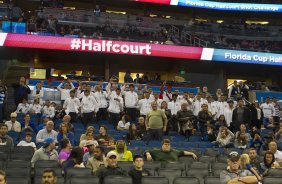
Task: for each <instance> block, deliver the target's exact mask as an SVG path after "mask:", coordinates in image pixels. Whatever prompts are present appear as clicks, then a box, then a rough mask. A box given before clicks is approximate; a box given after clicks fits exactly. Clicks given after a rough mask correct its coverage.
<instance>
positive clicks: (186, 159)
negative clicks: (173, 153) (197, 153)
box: [178, 157, 194, 165]
mask: <svg viewBox="0 0 282 184" xmlns="http://www.w3.org/2000/svg"><path fill="white" fill-rule="evenodd" d="M178 161H179V162H183V163H186V164H188V165H190V164H191V163H193V162H194V159H193V157H180V158H179V160H178Z"/></svg>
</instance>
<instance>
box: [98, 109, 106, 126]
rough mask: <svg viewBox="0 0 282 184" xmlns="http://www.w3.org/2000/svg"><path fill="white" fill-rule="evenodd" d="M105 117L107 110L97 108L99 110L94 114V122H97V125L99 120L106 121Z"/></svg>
mask: <svg viewBox="0 0 282 184" xmlns="http://www.w3.org/2000/svg"><path fill="white" fill-rule="evenodd" d="M107 115H108V112H107V108H99V110H98V112H97V114H96V121H97V123H98V122H99V121H100V120H106V119H107Z"/></svg>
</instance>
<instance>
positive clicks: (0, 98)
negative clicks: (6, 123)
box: [0, 80, 8, 122]
mask: <svg viewBox="0 0 282 184" xmlns="http://www.w3.org/2000/svg"><path fill="white" fill-rule="evenodd" d="M7 91H8V90H7V87H6V86H5V85H4V84H3V83H2V80H0V122H3V119H4V114H5V106H6V100H7V96H8V95H7Z"/></svg>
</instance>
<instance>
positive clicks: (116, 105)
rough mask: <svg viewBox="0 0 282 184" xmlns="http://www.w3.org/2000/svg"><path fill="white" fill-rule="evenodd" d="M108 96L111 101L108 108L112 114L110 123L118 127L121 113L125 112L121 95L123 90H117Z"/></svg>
mask: <svg viewBox="0 0 282 184" xmlns="http://www.w3.org/2000/svg"><path fill="white" fill-rule="evenodd" d="M108 95H109V96H108V98H109V99H110V105H109V108H108V111H109V114H110V123H112V124H113V125H114V127H116V126H117V123H118V122H119V120H120V113H121V112H122V111H123V104H124V103H123V98H122V95H121V89H120V88H117V89H116V91H110V92H109V93H108Z"/></svg>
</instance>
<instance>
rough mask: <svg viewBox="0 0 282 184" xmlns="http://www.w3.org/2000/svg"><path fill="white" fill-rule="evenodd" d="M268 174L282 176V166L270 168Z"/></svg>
mask: <svg viewBox="0 0 282 184" xmlns="http://www.w3.org/2000/svg"><path fill="white" fill-rule="evenodd" d="M267 176H281V177H282V168H277V169H269V171H268V175H267Z"/></svg>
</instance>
